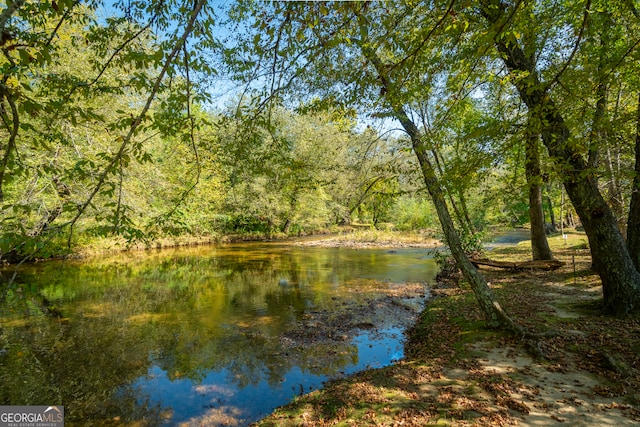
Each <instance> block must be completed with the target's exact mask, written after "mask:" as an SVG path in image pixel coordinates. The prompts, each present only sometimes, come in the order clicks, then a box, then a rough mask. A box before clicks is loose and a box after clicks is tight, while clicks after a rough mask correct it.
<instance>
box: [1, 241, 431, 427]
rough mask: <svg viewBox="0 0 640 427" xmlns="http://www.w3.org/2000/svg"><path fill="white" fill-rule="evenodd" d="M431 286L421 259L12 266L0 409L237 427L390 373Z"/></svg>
mask: <svg viewBox="0 0 640 427" xmlns="http://www.w3.org/2000/svg"><path fill="white" fill-rule="evenodd" d="M436 271H437V267H436V265H435V263H434V262H433V260H432V259H431V256H430V253H429V250H428V249H394V250H389V249H364V250H356V249H348V248H322V247H301V246H296V245H291V244H287V243H283V242H280V243H242V244H228V245H219V246H210V247H197V248H185V249H174V250H162V251H147V252H131V253H126V254H122V255H118V256H112V257H108V258H100V259H95V260H82V261H72V260H70V261H52V262H44V263H37V264H33V265H30V266H23V267H22V268H21V269H20V271H19V273H18V275H17V278H16V280H15V281H14V282H13V283H12V284H11V285H9V288H8V289H6V291H5V292H4V298H3V299H2V300H1V301H0V404H3V405H26V404H30V405H64V407H65V421H66V425H68V426H73V425H78V426H90V425H96V426H99V425H109V426H113V425H131V426H133V425H136V426H140V425H167V426H174V425H175V426H187V425H202V424H204V425H212V426H215V425H235V426H245V425H248V424H250V423H251V422H253V421H255V420H257V419H259V418H261V417H262V416H264V415H266V414H268V413H270V412H271V411H272V410H273V409H274V408H275V407H277V406H280V405H282V404H284V403H287V402H288V401H290V400H291V399H292V398H294V397H295V396H296V395H299V394H300V393H306V392H309V391H311V390H313V389H316V388H318V387H321V385H322V383H323V382H325V381H326V380H327V379H330V378H337V377H340V376H343V375H348V374H349V373H352V372H354V371H357V370H361V369H365V368H367V367H376V366H384V365H387V364H389V363H392V362H393V361H394V360H397V359H399V358H401V357H402V355H403V331H404V329H405V328H406V327H407V326H409V325H410V324H411V322H412V321H414V320H415V316H416V315H417V313H418V312H419V311H420V309H421V308H422V306H423V304H424V301H425V299H426V298H427V294H428V292H427V291H426V289H425V285H426V284H427V283H429V282H430V281H431V280H432V279H433V277H434V275H435V273H436ZM10 274H12V271H4V272H2V278H3V279H4V280H5V281H6V279H7V277H8V276H9V275H10Z"/></svg>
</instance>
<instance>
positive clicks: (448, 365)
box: [256, 233, 640, 426]
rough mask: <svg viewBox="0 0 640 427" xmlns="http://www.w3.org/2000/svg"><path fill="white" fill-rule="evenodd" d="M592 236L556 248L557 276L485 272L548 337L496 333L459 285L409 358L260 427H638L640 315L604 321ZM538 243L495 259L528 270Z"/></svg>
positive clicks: (322, 393)
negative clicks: (591, 254) (593, 264)
mask: <svg viewBox="0 0 640 427" xmlns="http://www.w3.org/2000/svg"><path fill="white" fill-rule="evenodd" d="M585 242H586V239H584V236H583V235H580V234H578V233H575V234H569V239H568V240H567V241H563V240H561V239H560V238H559V237H557V238H555V239H552V240H551V244H552V248H553V249H554V254H555V256H556V258H557V259H559V260H561V261H564V262H565V265H564V266H563V267H561V268H560V269H559V270H556V271H553V272H543V271H519V272H512V271H507V270H498V269H484V270H483V272H484V273H485V275H486V277H487V279H488V280H489V281H490V282H491V286H492V288H493V289H494V290H495V291H496V293H497V295H498V297H499V299H500V302H501V304H502V305H503V306H504V307H505V308H506V310H507V311H508V312H509V313H510V314H511V315H512V316H513V317H514V319H516V321H517V322H518V323H519V324H521V325H523V326H525V327H526V328H528V329H529V330H531V331H535V332H551V334H549V337H546V338H542V339H540V340H536V341H531V340H525V339H522V338H521V337H516V336H513V335H509V334H506V333H503V332H498V331H491V330H487V329H485V328H484V327H483V322H482V319H481V316H480V313H479V311H478V309H477V308H476V305H475V301H474V298H473V294H472V293H471V291H470V289H469V288H468V286H466V285H465V284H464V283H461V282H460V281H459V280H457V279H458V278H457V277H456V276H454V277H453V280H443V281H440V282H439V283H438V284H434V285H432V291H431V292H432V295H433V298H432V299H431V301H430V302H429V303H428V306H427V308H426V310H425V311H424V312H423V313H422V315H421V317H420V319H419V320H418V322H417V323H416V325H415V326H414V327H413V328H412V329H411V330H410V331H408V333H407V335H408V339H407V346H406V355H405V359H404V360H402V361H400V362H398V363H396V364H395V365H392V366H388V367H385V368H382V369H375V370H367V371H364V372H361V373H359V374H357V375H354V376H352V377H349V378H346V379H340V380H336V381H333V382H330V383H328V384H327V385H326V387H325V388H324V389H322V390H318V391H315V392H313V393H311V394H308V395H305V396H301V397H300V398H298V399H297V400H296V401H294V402H292V403H291V404H290V405H288V406H285V407H283V408H280V409H278V410H276V411H275V412H274V414H272V415H271V416H270V417H268V418H266V419H264V420H262V421H261V422H259V423H257V424H256V425H260V426H334V425H338V426H350V425H354V426H429V425H451V426H467V425H482V426H491V425H520V426H547V425H557V424H564V425H571V426H596V425H597V426H607V425H610V426H613V425H616V426H625V425H629V426H630V425H639V424H640V316H638V315H634V316H629V317H627V318H625V319H617V318H613V317H609V316H606V315H603V314H601V312H600V310H599V301H600V299H601V288H600V283H599V279H598V277H597V275H595V274H594V273H593V271H592V270H591V268H590V257H589V251H588V250H587V249H585ZM528 256H529V253H528V245H526V244H524V245H523V244H521V245H519V246H517V247H511V248H502V249H496V250H494V251H493V252H491V253H490V257H491V258H492V259H497V260H505V261H506V260H508V261H518V260H520V261H523V260H526V259H527V257H528Z"/></svg>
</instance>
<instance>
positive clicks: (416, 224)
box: [391, 196, 439, 231]
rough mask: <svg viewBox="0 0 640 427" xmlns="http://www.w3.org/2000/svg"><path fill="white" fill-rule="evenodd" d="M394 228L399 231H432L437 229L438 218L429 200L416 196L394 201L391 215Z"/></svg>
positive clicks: (403, 197)
mask: <svg viewBox="0 0 640 427" xmlns="http://www.w3.org/2000/svg"><path fill="white" fill-rule="evenodd" d="M391 221H392V222H393V223H394V224H395V228H396V229H397V230H401V231H408V230H420V229H423V230H424V229H433V228H437V227H439V224H438V217H437V215H436V213H435V210H434V208H433V205H432V204H431V202H430V201H429V200H426V199H424V198H419V197H416V196H402V197H399V198H398V199H396V201H395V203H394V205H393V207H392V214H391Z"/></svg>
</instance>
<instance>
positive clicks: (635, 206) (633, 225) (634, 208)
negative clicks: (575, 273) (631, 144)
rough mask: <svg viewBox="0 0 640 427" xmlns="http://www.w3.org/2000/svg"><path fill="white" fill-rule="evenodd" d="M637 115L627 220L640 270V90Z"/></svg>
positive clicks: (630, 245)
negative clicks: (632, 174)
mask: <svg viewBox="0 0 640 427" xmlns="http://www.w3.org/2000/svg"><path fill="white" fill-rule="evenodd" d="M636 115H637V117H636V147H635V148H636V165H635V175H634V176H633V187H632V192H631V205H630V206H629V219H628V220H627V248H629V253H630V255H631V259H632V260H633V263H634V264H635V266H636V269H638V270H640V92H639V93H638V111H637V112H636Z"/></svg>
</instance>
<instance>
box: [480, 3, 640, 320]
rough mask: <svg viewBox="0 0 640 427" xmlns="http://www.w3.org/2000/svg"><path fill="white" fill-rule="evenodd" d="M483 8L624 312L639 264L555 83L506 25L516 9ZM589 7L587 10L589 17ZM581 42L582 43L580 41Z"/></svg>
mask: <svg viewBox="0 0 640 427" xmlns="http://www.w3.org/2000/svg"><path fill="white" fill-rule="evenodd" d="M481 5H482V7H481V13H482V16H483V17H484V18H485V19H486V21H487V22H488V24H489V25H490V27H491V29H492V31H493V33H492V34H493V37H494V40H493V42H494V44H495V47H496V49H497V51H498V52H499V53H500V55H501V58H502V60H503V61H504V64H505V65H506V66H507V68H508V70H509V73H510V75H511V76H512V82H513V84H514V85H515V87H516V89H517V90H518V93H519V95H520V97H521V98H522V100H523V101H524V103H525V104H526V105H527V107H528V108H529V110H530V111H531V115H532V117H534V118H535V120H536V122H537V123H536V130H539V132H540V134H541V135H542V140H543V142H544V144H545V146H546V147H547V150H548V151H549V155H550V157H551V159H552V160H553V162H554V163H555V165H556V167H557V168H559V172H558V173H559V174H560V176H561V177H562V180H563V184H564V187H565V189H566V191H567V194H568V195H569V197H570V198H571V201H572V203H573V205H574V206H575V208H576V211H577V213H578V215H579V216H580V219H581V220H582V223H583V225H584V228H585V231H586V233H587V236H588V238H589V243H590V246H591V254H592V257H593V264H594V268H595V269H596V271H598V273H599V275H600V278H601V279H602V286H603V296H604V306H605V309H606V310H607V311H610V312H612V313H616V314H625V313H628V312H629V311H631V310H633V309H634V308H636V307H637V304H638V302H639V299H640V274H639V273H638V271H637V270H636V269H635V267H634V264H633V262H632V260H631V256H630V254H629V251H628V250H627V248H626V246H625V243H624V240H623V238H622V235H621V234H620V231H619V230H618V227H617V222H616V219H615V217H614V216H613V214H612V212H611V209H610V208H609V206H608V205H607V203H606V202H605V200H604V198H603V197H602V194H601V193H600V191H599V190H598V187H597V183H596V182H595V180H594V176H593V173H592V171H590V169H589V166H588V164H587V162H586V161H585V160H584V158H583V157H582V155H581V153H580V152H579V151H578V150H577V149H576V148H575V146H574V145H573V144H571V143H570V136H571V130H570V129H569V127H568V126H567V123H566V122H565V119H564V117H563V114H562V113H561V111H559V109H558V107H557V105H556V103H555V102H554V100H553V98H552V91H551V84H550V83H552V82H544V81H542V80H541V79H540V76H539V72H538V69H537V68H536V64H535V62H534V61H532V58H531V57H529V56H527V55H526V54H525V52H524V50H523V48H522V46H521V45H520V43H519V41H518V38H517V37H516V34H515V33H514V31H509V30H506V28H507V26H508V25H509V20H510V17H511V16H512V15H511V14H512V13H516V12H517V8H512V7H511V6H509V5H507V4H506V3H504V2H502V1H500V0H484V1H482V2H481ZM587 14H588V9H587V10H586V11H585V17H586V16H587ZM576 46H577V45H576Z"/></svg>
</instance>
